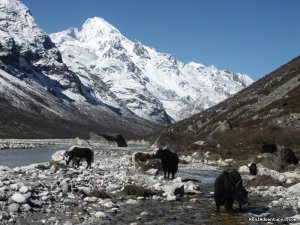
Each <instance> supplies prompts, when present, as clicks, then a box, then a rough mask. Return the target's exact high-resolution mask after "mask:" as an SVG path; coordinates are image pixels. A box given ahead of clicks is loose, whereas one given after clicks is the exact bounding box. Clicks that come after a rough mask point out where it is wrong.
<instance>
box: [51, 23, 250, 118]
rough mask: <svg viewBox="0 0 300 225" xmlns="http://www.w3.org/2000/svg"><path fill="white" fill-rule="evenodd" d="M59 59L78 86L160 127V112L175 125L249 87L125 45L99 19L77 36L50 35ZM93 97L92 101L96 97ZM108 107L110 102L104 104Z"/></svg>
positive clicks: (223, 73) (233, 76) (243, 78)
mask: <svg viewBox="0 0 300 225" xmlns="http://www.w3.org/2000/svg"><path fill="white" fill-rule="evenodd" d="M50 36H51V38H52V40H53V41H54V42H55V43H56V45H57V46H58V48H59V49H60V51H61V53H62V57H63V60H64V62H65V63H66V64H67V65H68V66H69V67H70V68H71V69H72V70H73V71H75V72H76V73H77V74H79V76H80V79H81V81H82V82H83V83H84V84H85V85H87V86H89V87H92V89H93V90H94V92H95V93H97V92H99V93H101V90H100V89H99V88H101V87H100V86H99V87H96V86H95V83H96V82H97V80H98V79H99V80H101V81H102V82H104V83H105V84H106V85H107V87H109V89H110V90H111V91H112V92H113V93H114V95H115V96H116V97H117V102H118V104H119V105H120V104H121V103H122V104H124V105H126V107H128V108H129V109H130V110H131V111H133V112H134V113H135V114H137V115H139V116H141V117H144V118H146V119H149V120H154V121H161V120H163V119H165V118H164V116H165V115H163V114H162V113H158V114H157V115H153V113H154V112H157V109H159V110H161V112H163V111H166V112H167V114H168V115H169V116H171V117H172V119H174V120H180V119H183V118H185V117H187V116H190V115H192V114H194V113H197V112H199V111H201V110H203V109H206V108H208V107H211V106H213V105H214V104H216V103H218V102H220V101H222V100H224V99H225V98H227V97H228V96H229V95H231V94H234V93H236V92H237V91H239V90H241V89H242V88H244V87H246V86H248V85H249V84H251V83H252V82H253V81H252V80H251V79H250V78H249V77H248V76H247V75H245V74H238V73H232V72H230V71H227V70H218V69H216V68H215V67H214V66H211V67H205V66H204V65H202V64H199V63H194V62H191V63H188V64H184V63H182V62H180V61H178V60H176V59H174V58H173V57H172V56H171V55H170V54H166V53H160V52H157V51H156V50H155V49H153V48H151V47H148V46H144V45H142V44H141V43H140V42H138V41H131V40H129V39H127V38H126V37H124V36H123V35H122V34H121V32H120V31H119V30H118V29H116V28H115V27H113V26H112V25H111V24H109V23H108V22H106V21H105V20H104V19H102V18H98V17H94V18H90V19H88V20H87V21H86V22H85V23H84V25H83V27H82V29H81V30H78V29H76V28H70V29H68V30H66V31H62V32H59V33H55V34H52V35H50ZM97 97H98V96H97ZM101 100H103V101H104V102H105V103H107V104H109V101H110V100H111V99H110V98H107V99H106V100H105V99H104V98H101Z"/></svg>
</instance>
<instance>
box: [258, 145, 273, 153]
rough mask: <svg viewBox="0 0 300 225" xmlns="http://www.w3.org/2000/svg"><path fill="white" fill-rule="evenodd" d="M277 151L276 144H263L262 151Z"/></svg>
mask: <svg viewBox="0 0 300 225" xmlns="http://www.w3.org/2000/svg"><path fill="white" fill-rule="evenodd" d="M276 151H277V146H276V144H263V145H262V146H261V153H274V152H276Z"/></svg>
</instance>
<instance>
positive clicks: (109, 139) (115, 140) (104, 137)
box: [90, 132, 127, 147]
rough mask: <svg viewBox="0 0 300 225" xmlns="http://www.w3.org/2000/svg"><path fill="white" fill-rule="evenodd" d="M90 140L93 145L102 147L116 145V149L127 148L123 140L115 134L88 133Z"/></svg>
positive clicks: (119, 135)
mask: <svg viewBox="0 0 300 225" xmlns="http://www.w3.org/2000/svg"><path fill="white" fill-rule="evenodd" d="M90 139H91V141H92V142H94V143H100V144H103V145H109V146H110V145H116V146H118V147H127V143H126V140H125V138H124V137H123V136H122V135H121V134H117V133H92V132H91V133H90Z"/></svg>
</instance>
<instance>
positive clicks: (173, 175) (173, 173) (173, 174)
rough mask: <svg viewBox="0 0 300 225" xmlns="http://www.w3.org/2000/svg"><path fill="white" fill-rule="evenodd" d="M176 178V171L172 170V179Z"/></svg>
mask: <svg viewBox="0 0 300 225" xmlns="http://www.w3.org/2000/svg"><path fill="white" fill-rule="evenodd" d="M174 178H175V172H174V171H173V172H172V180H173V179H174Z"/></svg>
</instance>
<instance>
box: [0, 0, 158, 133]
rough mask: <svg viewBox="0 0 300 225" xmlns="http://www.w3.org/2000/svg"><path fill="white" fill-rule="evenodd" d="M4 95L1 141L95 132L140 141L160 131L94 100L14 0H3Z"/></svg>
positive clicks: (0, 86) (0, 54)
mask: <svg viewBox="0 0 300 225" xmlns="http://www.w3.org/2000/svg"><path fill="white" fill-rule="evenodd" d="M0 94H1V97H0V105H1V108H0V115H1V116H0V118H1V120H0V122H1V129H0V136H1V137H20V138H21V137H72V136H75V135H81V136H87V135H88V133H89V132H90V131H92V130H93V131H95V132H99V131H114V132H122V133H124V135H125V136H131V137H135V136H142V135H144V134H145V133H149V132H151V131H153V130H154V129H157V128H158V127H159V125H155V124H153V123H151V122H149V121H146V120H144V119H142V118H140V117H138V116H136V115H134V114H133V113H132V112H131V111H130V110H128V109H126V107H123V108H122V109H121V110H120V109H117V108H114V107H113V106H111V105H106V104H104V103H103V102H101V101H98V99H95V97H94V96H93V95H92V93H91V90H90V89H89V87H87V86H85V85H84V84H83V83H82V82H81V81H80V79H79V77H78V76H77V75H76V74H75V73H74V72H72V71H71V70H70V69H69V68H68V67H67V66H66V64H64V63H63V61H62V57H61V53H60V51H59V50H58V49H57V48H56V46H55V44H54V43H53V42H52V41H51V39H50V37H49V36H48V35H47V34H46V33H45V32H43V31H42V30H41V29H40V28H39V27H38V25H37V24H36V23H35V21H34V19H33V17H32V16H31V14H30V12H29V10H28V8H27V7H26V6H24V5H23V4H22V3H20V2H18V1H15V0H2V1H1V2H0ZM112 102H113V101H112Z"/></svg>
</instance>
